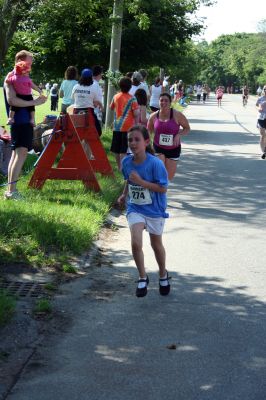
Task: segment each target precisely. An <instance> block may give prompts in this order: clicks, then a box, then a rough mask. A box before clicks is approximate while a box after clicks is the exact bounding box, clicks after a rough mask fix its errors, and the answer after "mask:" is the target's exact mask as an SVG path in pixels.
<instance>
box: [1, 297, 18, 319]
mask: <svg viewBox="0 0 266 400" xmlns="http://www.w3.org/2000/svg"><path fill="white" fill-rule="evenodd" d="M15 308H16V301H15V299H14V297H12V296H10V295H9V294H8V293H7V292H6V291H3V290H1V291H0V326H3V325H5V324H6V323H7V322H8V321H9V320H10V319H11V318H12V316H13V314H14V312H15Z"/></svg>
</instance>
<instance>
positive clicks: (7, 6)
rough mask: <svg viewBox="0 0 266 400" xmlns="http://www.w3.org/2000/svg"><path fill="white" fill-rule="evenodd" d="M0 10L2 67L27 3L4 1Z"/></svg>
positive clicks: (14, 0) (11, 0)
mask: <svg viewBox="0 0 266 400" xmlns="http://www.w3.org/2000/svg"><path fill="white" fill-rule="evenodd" d="M1 3H2V7H1V8H0V67H1V66H3V64H4V61H5V57H6V54H7V52H8V49H9V46H10V43H11V40H12V38H13V36H14V33H15V32H16V29H17V26H18V23H19V22H20V21H21V20H22V18H24V17H25V12H26V10H25V8H26V7H27V1H26V0H24V1H19V0H4V1H3V2H0V4H1Z"/></svg>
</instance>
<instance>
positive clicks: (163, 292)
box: [159, 272, 171, 296]
mask: <svg viewBox="0 0 266 400" xmlns="http://www.w3.org/2000/svg"><path fill="white" fill-rule="evenodd" d="M170 279H171V277H170V276H168V272H167V277H166V278H160V279H159V291H160V295H161V296H167V295H168V294H169V293H170V283H169V280H170ZM165 281H167V285H166V286H162V285H161V282H165Z"/></svg>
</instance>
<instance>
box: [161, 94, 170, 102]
mask: <svg viewBox="0 0 266 400" xmlns="http://www.w3.org/2000/svg"><path fill="white" fill-rule="evenodd" d="M164 96H165V97H167V98H168V99H169V101H170V103H171V102H172V97H171V96H170V94H169V93H167V92H164V93H161V94H160V97H159V98H161V97H164Z"/></svg>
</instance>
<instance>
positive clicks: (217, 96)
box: [216, 86, 224, 107]
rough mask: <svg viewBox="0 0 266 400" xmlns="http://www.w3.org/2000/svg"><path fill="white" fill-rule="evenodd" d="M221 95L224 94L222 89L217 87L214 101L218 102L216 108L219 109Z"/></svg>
mask: <svg viewBox="0 0 266 400" xmlns="http://www.w3.org/2000/svg"><path fill="white" fill-rule="evenodd" d="M223 94H224V91H223V88H222V86H219V87H218V89H217V90H216V99H217V101H218V107H221V105H222V98H223Z"/></svg>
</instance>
